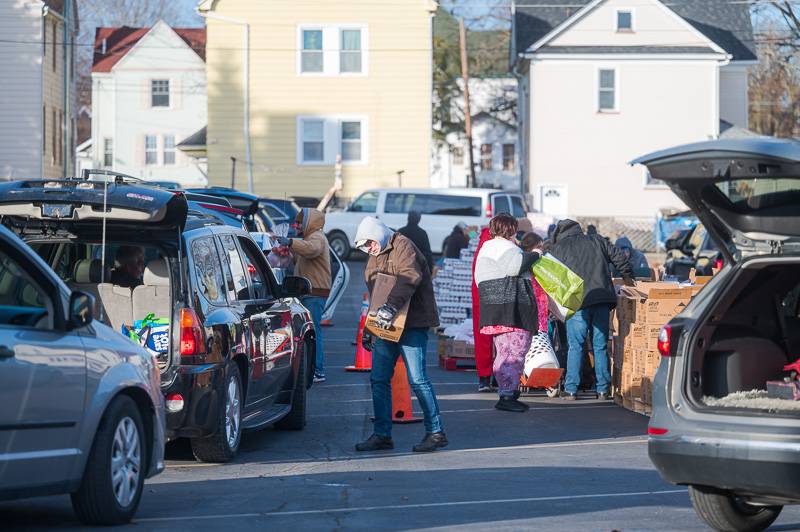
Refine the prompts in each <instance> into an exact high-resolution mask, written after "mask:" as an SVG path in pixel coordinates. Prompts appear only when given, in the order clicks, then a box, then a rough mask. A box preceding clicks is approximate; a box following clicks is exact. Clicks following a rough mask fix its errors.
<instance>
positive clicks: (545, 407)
mask: <svg viewBox="0 0 800 532" xmlns="http://www.w3.org/2000/svg"><path fill="white" fill-rule="evenodd" d="M613 407H614V405H587V406H541V407H536V406H535V407H531V408H529V409H528V410H529V411H546V410H587V409H590V408H613ZM495 410H496V409H495V408H463V409H460V410H441V411H440V413H442V414H462V413H467V412H494V411H495ZM367 415H370V414H369V413H367V412H349V413H344V414H309V416H308V417H316V418H324V417H351V416H367ZM414 415H418V416H421V415H422V412H414Z"/></svg>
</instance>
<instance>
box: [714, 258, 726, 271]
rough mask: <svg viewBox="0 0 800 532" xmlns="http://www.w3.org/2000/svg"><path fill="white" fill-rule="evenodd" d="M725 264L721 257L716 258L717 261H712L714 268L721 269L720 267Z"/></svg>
mask: <svg viewBox="0 0 800 532" xmlns="http://www.w3.org/2000/svg"><path fill="white" fill-rule="evenodd" d="M723 266H725V261H724V260H722V257H720V258H718V259H717V261H716V262H715V263H714V269H716V270H721V269H722V267H723Z"/></svg>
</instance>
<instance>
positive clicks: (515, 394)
mask: <svg viewBox="0 0 800 532" xmlns="http://www.w3.org/2000/svg"><path fill="white" fill-rule="evenodd" d="M520 395H522V392H520V391H519V390H517V391H515V392H514V400H515V401H516V402H518V403H519V404H521V405H522V406H524V407H525V410H528V409H529V408H530V406H529V405H528V403H523V402H522V401H520V400H519V397H520Z"/></svg>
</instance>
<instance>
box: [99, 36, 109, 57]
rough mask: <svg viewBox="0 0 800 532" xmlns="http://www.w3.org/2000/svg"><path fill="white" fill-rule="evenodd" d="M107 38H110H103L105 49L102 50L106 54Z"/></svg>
mask: <svg viewBox="0 0 800 532" xmlns="http://www.w3.org/2000/svg"><path fill="white" fill-rule="evenodd" d="M107 40H108V39H106V38H103V51H102V52H100V53H102V54H103V55H106V41H107Z"/></svg>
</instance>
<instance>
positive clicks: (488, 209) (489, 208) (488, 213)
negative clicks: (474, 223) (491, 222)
mask: <svg viewBox="0 0 800 532" xmlns="http://www.w3.org/2000/svg"><path fill="white" fill-rule="evenodd" d="M486 217H487V218H491V217H492V202H491V200H490V201H489V203H487V204H486Z"/></svg>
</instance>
